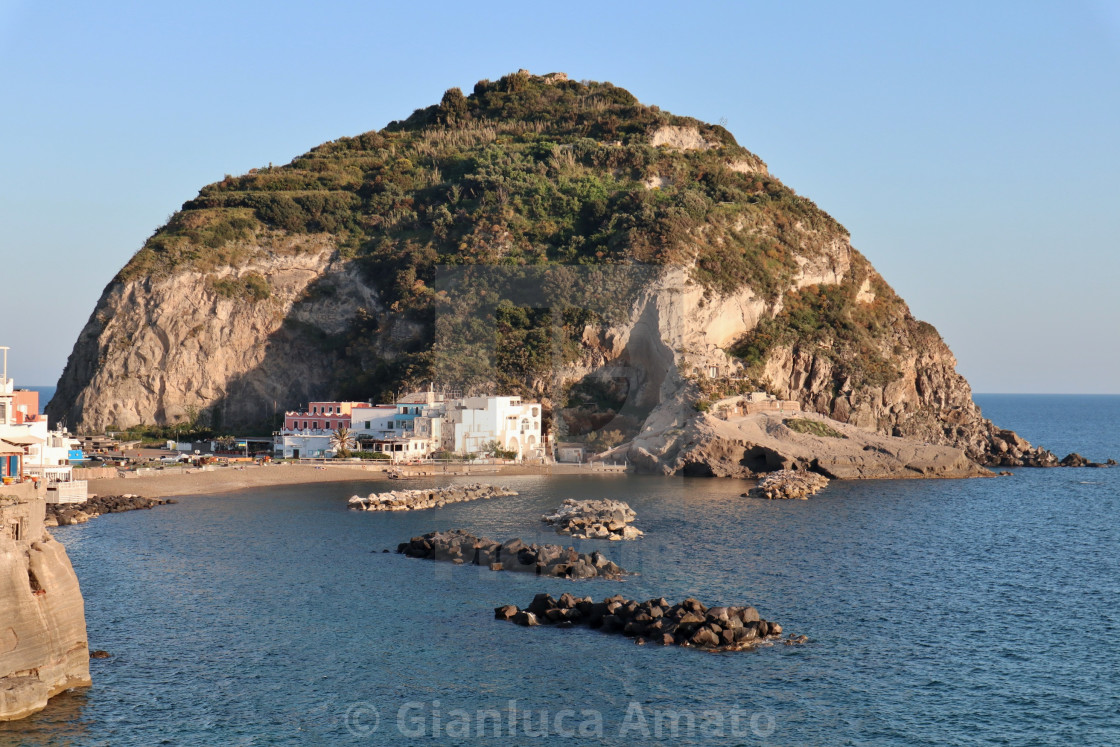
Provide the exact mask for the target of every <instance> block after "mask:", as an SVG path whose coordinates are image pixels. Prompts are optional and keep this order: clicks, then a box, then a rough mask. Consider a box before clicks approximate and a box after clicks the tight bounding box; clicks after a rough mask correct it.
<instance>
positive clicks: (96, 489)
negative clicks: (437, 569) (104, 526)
mask: <svg viewBox="0 0 1120 747" xmlns="http://www.w3.org/2000/svg"><path fill="white" fill-rule="evenodd" d="M390 469H392V470H393V471H394V472H397V473H399V474H401V475H402V476H403V477H404V478H405V479H403V480H402V482H404V483H406V484H407V482H408V477H410V476H416V477H438V476H441V475H446V476H448V477H453V476H458V475H462V476H477V477H480V478H485V477H486V476H487V475H490V476H505V475H541V474H545V475H548V474H595V475H602V474H604V473H606V472H607V470H605V469H603V468H602V467H596V468H594V469H593V468H591V467H589V466H587V465H578V464H552V465H544V466H540V465H517V464H508V465H507V464H475V465H464V464H448V465H420V466H415V465H397V466H393V467H390V466H389V465H381V464H378V465H366V464H325V465H310V464H284V463H280V464H265V465H257V464H245V465H231V466H228V467H218V468H216V469H211V470H204V469H193V470H184V471H179V470H166V471H159V470H156V471H152V472H150V473H148V474H140V475H138V476H135V477H113V478H103V479H98V480H89V492H90V493H91V494H95V495H124V494H128V493H131V494H135V495H142V496H145V497H147V498H168V497H172V496H181V495H206V494H209V493H225V492H229V491H233V490H245V489H248V488H260V487H267V486H269V485H300V484H313V483H329V482H353V481H356V480H385V479H388V471H389V470H390ZM612 472H613V473H614V474H620V475H621V474H625V473H624V472H622V471H621V470H618V471H613V470H612Z"/></svg>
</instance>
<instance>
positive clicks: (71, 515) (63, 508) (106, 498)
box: [46, 493, 176, 527]
mask: <svg viewBox="0 0 1120 747" xmlns="http://www.w3.org/2000/svg"><path fill="white" fill-rule="evenodd" d="M175 502H176V501H175V500H173V499H171V498H145V497H144V496H142V495H132V494H130V493H126V494H124V495H91V496H90V497H89V499H88V500H86V501H84V502H83V503H48V504H47V512H46V525H47V526H59V527H64V526H69V525H70V524H84V523H85V522H87V521H89V520H90V519H94V518H96V517H98V516H101V515H102V514H116V513H120V512H122V511H137V510H140V509H145V508H151V507H153V506H162V505H165V504H169V503H175Z"/></svg>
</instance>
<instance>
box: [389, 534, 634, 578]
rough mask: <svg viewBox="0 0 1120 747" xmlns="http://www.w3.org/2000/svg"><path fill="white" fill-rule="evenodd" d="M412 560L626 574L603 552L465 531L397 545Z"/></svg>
mask: <svg viewBox="0 0 1120 747" xmlns="http://www.w3.org/2000/svg"><path fill="white" fill-rule="evenodd" d="M397 552H398V553H401V554H402V555H407V556H408V557H410V558H427V559H429V560H444V561H450V562H452V563H471V564H473V565H481V566H487V567H489V568H490V570H492V571H503V570H505V571H521V572H524V573H534V574H536V575H538V576H556V577H559V578H571V579H581V578H596V577H598V578H607V579H618V578H621V577H622V576H623V575H624V574H625V573H626V571H624V570H623V569H622V568H621V567H619V566H618V565H617V564H615V563H614V562H613V561H611V560H608V559H607V558H606V557H605V556H604V555H603V554H602V553H598V552H593V553H591V554H590V555H586V554H584V553H580V552H577V551H576V550H575V548H572V547H561V546H560V545H526V544H525V543H524V542H522V541H521V540H519V539H511V540H506V541H505V542H495V541H493V540H488V539H485V538H483V537H475V536H474V535H473V534H468V533H467V532H464V531H463V530H462V529H451V530H448V531H446V532H429V533H428V534H425V535H423V536H420V537H413V538H412V539H411V540H409V541H408V542H402V543H400V544H399V545H398V546H397Z"/></svg>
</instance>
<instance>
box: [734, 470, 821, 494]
mask: <svg viewBox="0 0 1120 747" xmlns="http://www.w3.org/2000/svg"><path fill="white" fill-rule="evenodd" d="M827 487H828V478H827V477H825V476H824V475H818V474H816V473H815V472H805V471H802V470H790V469H783V470H778V471H777V472H771V473H770V474H768V475H766V476H765V477H763V478H762V479H761V480H759V481H758V485H755V486H754V487H753V488H751V489H750V490H748V491H747V492H746V493H743V497H744V498H746V497H750V498H767V499H769V500H774V499H790V498H799V499H801V500H805V499H807V498H808V497H809V496H811V495H816V494H817V493H819V492H821V491H822V490H824V489H825V488H827Z"/></svg>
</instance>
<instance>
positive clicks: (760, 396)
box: [712, 392, 801, 420]
mask: <svg viewBox="0 0 1120 747" xmlns="http://www.w3.org/2000/svg"><path fill="white" fill-rule="evenodd" d="M800 411H801V403H800V402H798V401H797V400H793V399H778V398H777V397H775V396H774V395H772V394H767V393H766V392H751V393H750V394H747V395H744V396H742V397H728V398H727V399H721V400H719V401H718V402H715V403H713V404H712V413H713V414H714V415H715V416H716V417H719V418H722V419H724V420H728V419H729V418H741V417H744V416H746V415H754V414H755V413H756V412H800Z"/></svg>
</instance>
